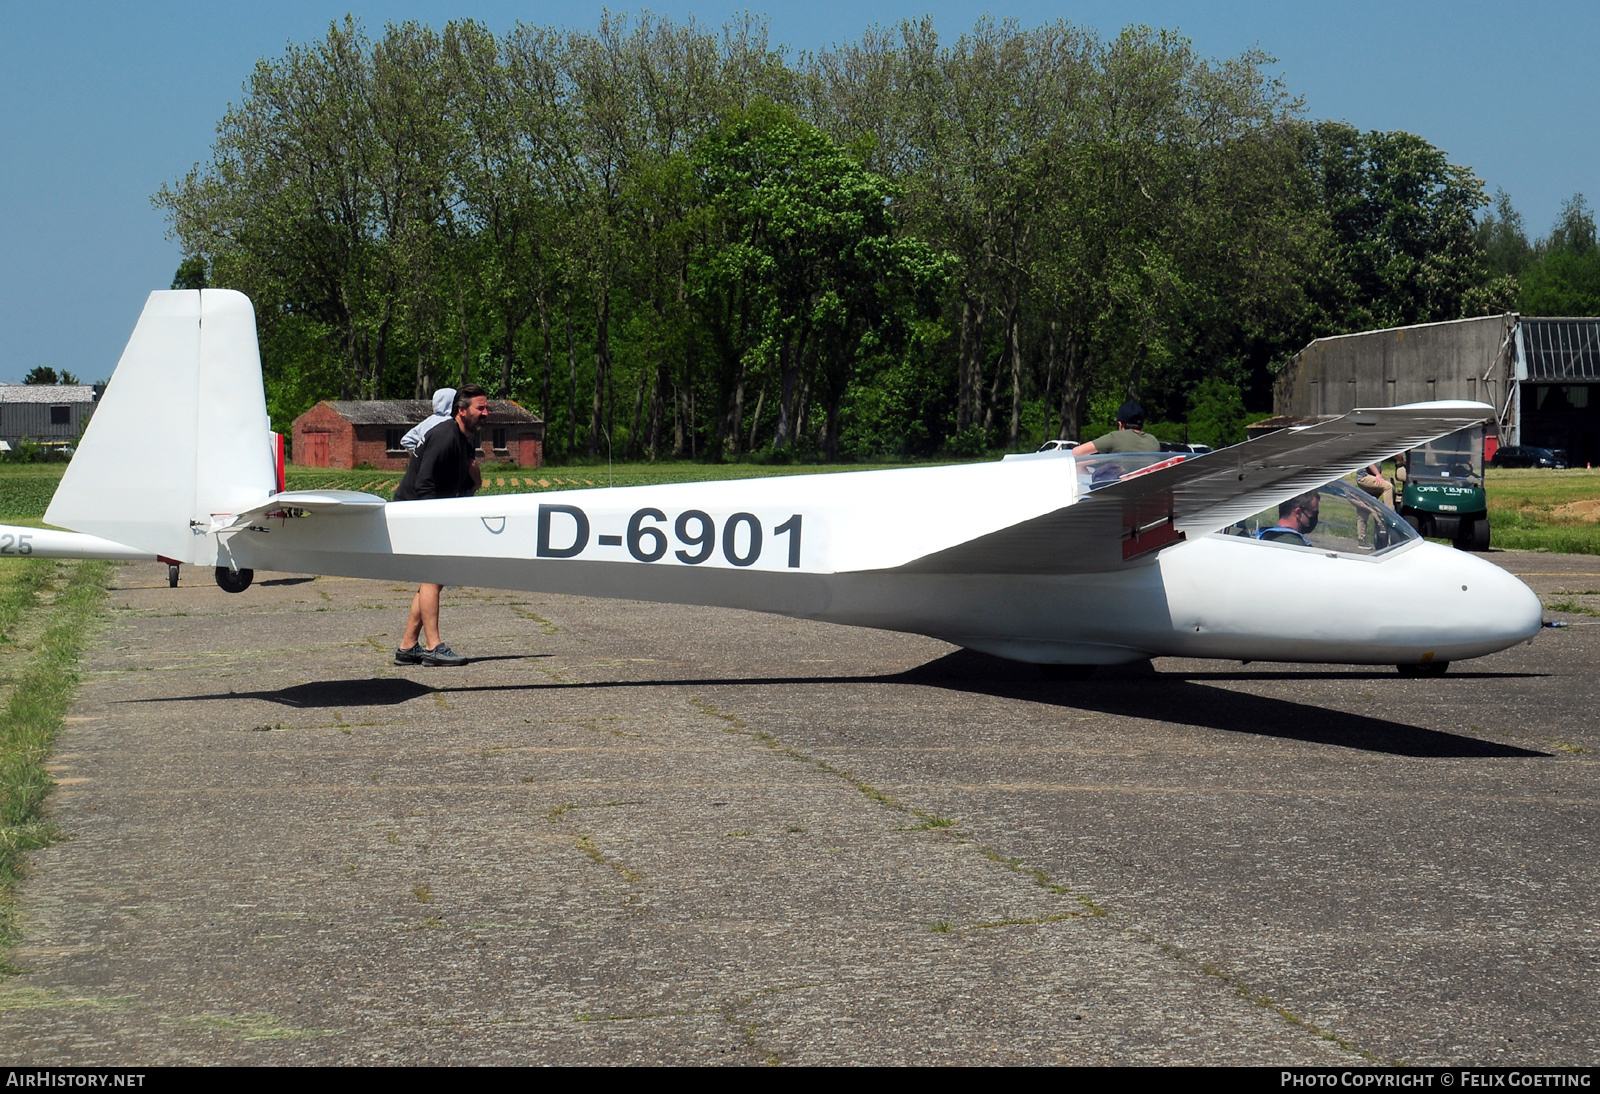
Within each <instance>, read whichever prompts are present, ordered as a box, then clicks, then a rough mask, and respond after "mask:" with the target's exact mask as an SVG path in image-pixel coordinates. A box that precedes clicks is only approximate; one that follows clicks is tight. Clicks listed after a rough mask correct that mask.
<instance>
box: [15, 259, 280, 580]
mask: <svg viewBox="0 0 1600 1094" xmlns="http://www.w3.org/2000/svg"><path fill="white" fill-rule="evenodd" d="M269 432H270V426H269V424H268V419H267V403H266V392H265V389H264V388H263V387H262V382H261V355H260V351H259V349H258V348H257V344H256V322H255V309H254V308H253V307H252V306H251V304H250V300H249V298H248V297H246V296H245V295H244V294H243V293H238V292H234V291H232V290H230V289H183V290H175V291H170V292H153V293H151V294H150V297H149V299H148V300H147V301H145V306H144V311H143V312H142V313H141V314H140V316H139V322H138V325H137V326H135V327H134V330H133V335H132V337H130V338H129V339H128V345H127V348H126V349H124V350H123V352H122V359H121V360H120V361H118V362H117V368H116V371H115V372H113V373H112V375H111V381H110V383H109V384H108V385H107V386H106V390H105V394H104V395H102V396H101V397H100V403H99V405H98V406H97V407H96V408H95V413H94V417H93V418H92V419H90V422H89V427H88V429H87V430H85V432H84V435H83V440H82V441H81V442H80V443H79V445H78V451H77V453H76V454H75V455H74V456H73V458H72V463H71V464H70V465H68V467H67V472H66V474H65V475H64V476H63V477H62V479H61V485H60V487H58V488H57V490H56V493H55V497H54V498H53V499H51V502H50V507H49V509H47V510H46V511H45V520H46V521H47V522H49V523H50V524H54V525H56V526H58V527H63V528H72V529H75V530H77V531H80V532H88V533H90V534H93V535H97V536H102V537H104V538H106V539H109V540H113V541H115V542H116V543H122V544H128V545H130V546H132V547H137V548H140V549H142V550H144V551H149V552H151V553H153V554H159V555H162V556H164V557H166V558H170V559H175V560H177V561H180V562H188V563H195V564H198V565H213V564H214V563H215V562H216V537H215V536H211V535H208V534H207V533H208V532H209V531H210V530H211V528H212V526H213V518H214V517H218V516H220V515H222V514H231V513H237V512H242V511H244V510H246V509H249V508H251V507H253V506H256V505H259V504H261V503H262V502H263V501H265V500H266V498H267V497H268V496H269V495H270V494H271V493H272V491H273V489H274V487H275V485H276V473H275V468H274V467H273V460H272V454H271V451H270V449H269V447H268V443H267V441H268V433H269Z"/></svg>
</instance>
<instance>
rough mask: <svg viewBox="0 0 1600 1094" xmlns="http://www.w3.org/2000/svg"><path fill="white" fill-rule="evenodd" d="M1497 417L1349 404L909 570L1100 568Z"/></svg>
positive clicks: (1129, 481) (1427, 407)
mask: <svg viewBox="0 0 1600 1094" xmlns="http://www.w3.org/2000/svg"><path fill="white" fill-rule="evenodd" d="M1493 415H1494V408H1493V407H1492V406H1489V405H1488V404H1487V403H1472V402H1454V401H1452V402H1435V403H1413V404H1410V405H1408V406H1394V407H1379V408H1377V409H1373V410H1352V411H1351V412H1350V413H1348V414H1346V415H1344V416H1342V417H1339V418H1335V419H1333V420H1331V421H1327V422H1319V423H1317V424H1316V425H1309V426H1304V427H1301V428H1299V429H1283V430H1279V431H1278V432H1276V433H1269V434H1267V435H1266V436H1265V437H1258V438H1256V439H1255V440H1253V441H1246V442H1245V443H1244V444H1237V445H1233V446H1232V447H1230V448H1224V449H1219V450H1218V451H1216V452H1211V453H1207V454H1206V455H1203V456H1194V457H1191V458H1189V459H1186V460H1184V461H1183V462H1181V463H1176V464H1171V465H1167V466H1162V467H1161V468H1159V469H1151V470H1149V471H1147V472H1142V473H1136V474H1133V475H1129V476H1128V477H1127V478H1125V479H1123V480H1122V481H1120V482H1117V483H1114V484H1112V485H1110V486H1105V487H1101V488H1100V489H1098V490H1095V491H1094V493H1092V494H1090V495H1089V496H1088V497H1086V498H1084V499H1083V500H1082V501H1080V502H1078V503H1077V504H1075V505H1069V506H1066V507H1064V508H1061V509H1056V510H1054V511H1053V512H1050V513H1046V514H1044V515H1042V516H1038V517H1034V518H1033V519H1031V520H1026V521H1023V522H1022V523H1020V524H1014V525H1012V526H1011V527H1009V528H1002V529H1000V530H999V531H996V532H991V533H989V534H988V535H985V536H979V537H978V538H976V539H972V540H968V541H967V542H966V543H962V544H959V545H957V546H955V547H951V548H948V549H946V550H943V551H938V552H935V553H933V554H930V555H925V556H923V557H922V558H919V559H917V560H916V561H915V562H912V563H910V564H908V565H906V566H903V567H900V569H901V571H903V572H909V573H1007V574H1053V573H1093V572H1098V571H1102V570H1111V569H1115V568H1117V567H1120V566H1121V565H1123V563H1124V561H1125V559H1126V558H1130V557H1138V555H1140V554H1142V553H1143V552H1142V551H1139V550H1135V551H1132V552H1130V551H1128V550H1127V549H1126V543H1127V541H1129V540H1130V538H1131V539H1134V540H1136V541H1137V540H1143V539H1145V538H1147V537H1150V536H1151V534H1152V532H1155V533H1158V534H1157V536H1156V542H1158V543H1159V542H1162V540H1163V539H1164V540H1165V542H1176V541H1177V540H1178V539H1179V538H1180V537H1179V535H1178V533H1182V535H1183V536H1187V537H1193V536H1200V535H1207V534H1209V533H1211V532H1215V531H1218V530H1220V529H1223V528H1226V527H1228V525H1230V524H1233V523H1235V522H1237V521H1240V520H1243V519H1244V518H1246V517H1248V516H1251V515H1252V514H1255V513H1259V512H1260V511H1261V510H1263V509H1266V508H1269V507H1271V506H1274V505H1277V504H1278V503H1279V502H1282V501H1287V500H1288V499H1289V498H1292V497H1294V496H1295V495H1296V494H1302V493H1304V492H1305V491H1307V490H1314V489H1316V488H1317V487H1319V486H1324V485H1326V484H1327V483H1329V482H1332V481H1333V480H1335V479H1338V478H1342V477H1343V476H1345V475H1348V474H1350V473H1351V472H1352V471H1356V470H1359V469H1360V468H1362V467H1365V466H1367V465H1368V464H1372V463H1377V462H1379V461H1380V460H1385V459H1388V458H1389V457H1390V456H1393V455H1394V454H1395V453H1397V452H1404V451H1406V450H1407V449H1411V448H1416V447H1417V446H1418V445H1422V444H1426V443H1427V442H1429V441H1431V440H1434V439H1436V438H1438V437H1443V436H1446V435H1447V434H1450V433H1454V432H1456V431H1457V430H1459V429H1465V428H1467V427H1469V426H1474V425H1478V424H1479V423H1481V422H1483V421H1484V420H1485V419H1487V418H1490V417H1492V416H1493Z"/></svg>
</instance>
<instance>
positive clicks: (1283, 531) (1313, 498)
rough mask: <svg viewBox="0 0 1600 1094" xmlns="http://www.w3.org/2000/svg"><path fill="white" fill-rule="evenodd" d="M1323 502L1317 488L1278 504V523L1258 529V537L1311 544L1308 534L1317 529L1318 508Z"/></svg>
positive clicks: (1304, 544) (1274, 540) (1278, 541)
mask: <svg viewBox="0 0 1600 1094" xmlns="http://www.w3.org/2000/svg"><path fill="white" fill-rule="evenodd" d="M1321 504H1322V502H1321V499H1320V498H1319V496H1318V494H1317V492H1316V491H1315V490H1311V491H1308V492H1307V493H1304V494H1301V495H1300V496H1299V497H1295V498H1290V499H1289V500H1288V501H1286V502H1284V503H1283V504H1281V505H1279V506H1278V523H1277V524H1276V525H1274V526H1273V527H1271V528H1263V529H1261V530H1260V531H1258V532H1257V533H1256V538H1257V539H1266V540H1272V541H1273V542H1276V543H1298V544H1299V545H1300V546H1302V547H1309V546H1311V541H1310V540H1309V539H1307V538H1306V536H1307V535H1309V534H1310V533H1311V532H1313V531H1315V530H1316V527H1317V510H1318V508H1319V507H1320V506H1321Z"/></svg>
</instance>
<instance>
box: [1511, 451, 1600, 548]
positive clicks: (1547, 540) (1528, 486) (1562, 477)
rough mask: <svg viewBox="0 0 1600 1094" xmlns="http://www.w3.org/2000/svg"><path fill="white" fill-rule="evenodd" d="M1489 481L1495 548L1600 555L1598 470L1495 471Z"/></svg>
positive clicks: (1529, 469)
mask: <svg viewBox="0 0 1600 1094" xmlns="http://www.w3.org/2000/svg"><path fill="white" fill-rule="evenodd" d="M1486 479H1487V481H1486V483H1485V485H1486V486H1487V488H1488V491H1489V523H1490V525H1491V527H1492V528H1493V529H1494V533H1493V535H1494V546H1496V547H1504V548H1506V549H1507V550H1518V551H1558V552H1561V553H1562V554H1572V555H1600V469H1595V470H1590V469H1588V468H1574V469H1573V470H1570V471H1541V470H1536V469H1533V468H1526V469H1516V470H1511V469H1499V468H1492V467H1491V468H1490V469H1489V471H1488V474H1487V476H1486Z"/></svg>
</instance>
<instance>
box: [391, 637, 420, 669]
mask: <svg viewBox="0 0 1600 1094" xmlns="http://www.w3.org/2000/svg"><path fill="white" fill-rule="evenodd" d="M394 663H395V664H397V665H420V664H422V643H420V642H418V643H417V644H416V645H415V646H412V647H411V648H410V649H398V650H395V651H394Z"/></svg>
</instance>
